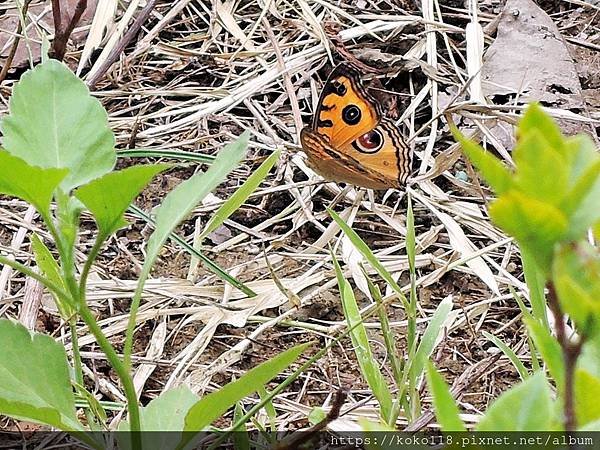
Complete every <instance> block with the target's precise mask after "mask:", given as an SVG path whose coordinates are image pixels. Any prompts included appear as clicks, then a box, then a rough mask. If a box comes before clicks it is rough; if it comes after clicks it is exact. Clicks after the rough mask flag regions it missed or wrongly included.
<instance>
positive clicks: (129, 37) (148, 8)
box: [87, 0, 156, 88]
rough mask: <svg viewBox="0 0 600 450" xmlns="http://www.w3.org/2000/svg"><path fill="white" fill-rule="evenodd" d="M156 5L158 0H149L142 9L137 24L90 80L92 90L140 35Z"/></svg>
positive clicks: (125, 35)
mask: <svg viewBox="0 0 600 450" xmlns="http://www.w3.org/2000/svg"><path fill="white" fill-rule="evenodd" d="M155 4H156V0H149V1H148V3H146V6H144V9H142V11H141V12H140V13H139V15H138V16H137V17H136V19H135V22H133V25H131V27H130V28H129V29H128V30H127V32H126V33H125V34H124V35H123V37H122V38H121V40H120V41H119V43H118V44H117V45H115V47H114V48H113V49H112V51H111V52H110V53H109V55H108V57H107V58H106V61H104V63H103V64H102V65H101V66H100V68H99V69H98V70H97V71H96V72H95V73H94V75H92V76H91V77H90V79H89V80H88V82H87V84H88V86H89V87H90V88H92V87H94V86H95V84H96V83H97V82H98V81H99V80H100V78H102V77H103V76H104V74H105V73H106V71H107V70H108V69H109V68H110V66H112V65H113V63H114V62H115V61H116V60H117V59H118V58H119V55H120V54H121V53H123V50H125V47H127V45H128V44H129V43H130V42H131V41H132V39H133V38H134V37H135V36H136V35H137V34H138V32H139V31H140V28H142V25H143V24H144V22H146V20H147V19H148V17H149V16H150V13H151V12H152V10H153V9H154V5H155Z"/></svg>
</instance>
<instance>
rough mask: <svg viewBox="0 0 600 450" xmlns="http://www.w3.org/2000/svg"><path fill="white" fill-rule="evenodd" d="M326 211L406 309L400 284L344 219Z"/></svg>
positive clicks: (406, 303) (330, 211)
mask: <svg viewBox="0 0 600 450" xmlns="http://www.w3.org/2000/svg"><path fill="white" fill-rule="evenodd" d="M327 212H328V213H329V215H330V216H331V217H332V218H333V220H335V223H337V224H338V225H339V227H340V228H341V229H342V231H343V232H344V234H345V235H346V236H348V238H349V239H350V242H352V244H353V245H354V247H356V249H357V250H358V251H359V252H360V253H361V254H362V255H363V257H364V258H365V259H366V260H367V261H368V262H369V264H370V265H371V267H373V269H375V271H376V272H377V273H378V274H379V276H380V277H381V278H383V279H384V280H385V281H386V282H387V283H388V284H389V285H390V287H391V288H392V289H393V290H394V292H396V294H397V295H398V297H399V298H400V300H401V301H402V304H403V305H404V307H405V308H406V309H407V310H408V301H407V300H406V297H405V295H404V294H403V293H402V290H401V288H400V286H398V283H396V280H394V278H393V277H392V275H391V274H390V273H389V272H388V270H387V269H386V268H385V267H384V266H383V264H381V262H379V260H378V259H377V257H376V256H375V255H374V254H373V252H372V251H371V249H370V248H369V246H368V245H367V244H366V243H365V241H363V240H362V239H361V238H360V236H359V235H358V234H356V231H354V230H353V229H352V228H351V227H349V226H348V224H347V223H346V222H344V219H342V218H341V217H340V216H339V215H338V214H337V213H336V212H335V211H333V210H331V209H329V208H327Z"/></svg>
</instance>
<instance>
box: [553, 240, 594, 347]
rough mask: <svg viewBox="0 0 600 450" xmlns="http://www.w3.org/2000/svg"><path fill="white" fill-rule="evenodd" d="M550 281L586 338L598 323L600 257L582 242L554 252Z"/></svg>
mask: <svg viewBox="0 0 600 450" xmlns="http://www.w3.org/2000/svg"><path fill="white" fill-rule="evenodd" d="M553 278H554V285H555V287H556V292H557V294H558V299H559V301H560V304H561V307H562V309H563V311H565V312H566V313H567V314H568V315H569V316H570V317H571V318H572V319H573V320H574V321H575V324H576V325H578V328H579V329H580V330H582V331H584V332H585V334H586V335H590V334H591V333H595V332H598V330H597V326H595V325H597V324H598V323H600V254H599V253H598V250H597V249H596V248H594V247H592V246H591V245H589V244H587V243H586V242H585V241H581V242H579V243H577V244H565V245H562V246H560V247H559V248H557V250H556V252H555V257H554V266H553Z"/></svg>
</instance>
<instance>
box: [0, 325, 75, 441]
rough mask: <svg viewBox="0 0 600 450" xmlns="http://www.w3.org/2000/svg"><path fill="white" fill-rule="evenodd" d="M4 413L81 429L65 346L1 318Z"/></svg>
mask: <svg viewBox="0 0 600 450" xmlns="http://www.w3.org/2000/svg"><path fill="white" fill-rule="evenodd" d="M0 342H2V352H0V414H4V415H7V416H11V417H14V418H17V419H25V420H29V421H33V422H39V423H44V424H47V425H50V426H53V427H56V428H58V429H60V430H65V431H80V430H83V427H82V426H81V424H80V423H79V422H78V420H77V416H76V414H75V397H74V395H73V389H72V388H71V382H70V378H69V366H68V364H67V354H66V353H65V349H64V347H63V346H62V345H61V344H59V343H58V342H56V341H55V340H54V339H52V338H51V337H50V336H46V335H44V334H39V333H30V332H29V331H28V330H27V329H26V328H25V327H24V326H23V325H21V324H20V323H17V322H12V321H10V320H6V319H0Z"/></svg>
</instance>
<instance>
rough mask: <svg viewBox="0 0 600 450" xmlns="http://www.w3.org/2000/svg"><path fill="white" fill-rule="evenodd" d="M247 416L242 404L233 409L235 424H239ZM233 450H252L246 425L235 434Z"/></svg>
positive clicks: (238, 403) (239, 403)
mask: <svg viewBox="0 0 600 450" xmlns="http://www.w3.org/2000/svg"><path fill="white" fill-rule="evenodd" d="M244 414H245V411H244V407H243V406H242V402H237V403H236V404H235V407H234V408H233V423H237V422H238V420H240V419H241V418H242V417H243V416H244ZM233 448H234V449H235V450H250V448H251V447H250V436H248V430H247V428H246V424H243V425H242V426H241V427H239V428H238V429H237V430H236V432H235V433H234V434H233Z"/></svg>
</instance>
